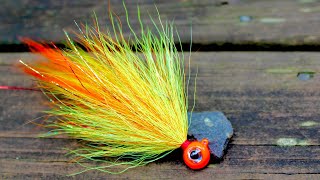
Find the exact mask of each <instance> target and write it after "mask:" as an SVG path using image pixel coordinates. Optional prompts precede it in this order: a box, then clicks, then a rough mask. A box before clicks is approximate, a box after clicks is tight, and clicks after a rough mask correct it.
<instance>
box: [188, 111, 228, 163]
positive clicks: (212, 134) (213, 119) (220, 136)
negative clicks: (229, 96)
mask: <svg viewBox="0 0 320 180" xmlns="http://www.w3.org/2000/svg"><path fill="white" fill-rule="evenodd" d="M190 115H191V114H190V113H188V116H189V117H190ZM189 135H191V136H193V137H195V138H196V139H197V140H202V139H203V138H207V139H208V140H209V148H210V152H211V154H213V155H214V156H215V157H217V158H219V159H220V158H222V157H223V154H224V150H225V148H226V147H227V144H228V142H229V140H230V138H231V137H232V135H233V128H232V125H231V123H230V121H229V120H228V119H227V118H226V117H225V116H224V114H223V113H222V112H193V113H192V116H191V124H190V127H189Z"/></svg>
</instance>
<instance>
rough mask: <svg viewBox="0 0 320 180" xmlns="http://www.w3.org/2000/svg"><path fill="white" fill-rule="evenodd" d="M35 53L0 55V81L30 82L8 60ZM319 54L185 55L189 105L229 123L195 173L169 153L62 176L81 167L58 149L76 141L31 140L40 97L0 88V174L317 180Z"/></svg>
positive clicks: (42, 107) (41, 104) (29, 59)
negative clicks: (220, 151)
mask: <svg viewBox="0 0 320 180" xmlns="http://www.w3.org/2000/svg"><path fill="white" fill-rule="evenodd" d="M186 56H187V57H188V54H186ZM39 58H40V57H39V56H37V55H33V54H30V53H5V54H0V85H12V86H23V87H33V86H34V81H33V80H32V79H30V78H29V77H26V76H25V75H23V74H22V73H21V72H19V71H18V70H17V67H15V66H14V64H15V63H16V62H17V61H18V60H19V59H22V60H23V61H25V62H32V61H34V60H36V59H39ZM319 58H320V53H316V52H314V53H311V52H308V53H306V52H207V53H205V52H196V53H192V56H191V81H190V86H189V91H190V93H191V94H192V93H193V92H194V81H193V80H194V78H195V76H196V72H197V71H198V74H197V76H198V77H197V81H196V82H197V93H196V95H197V96H196V107H195V110H196V111H213V110H219V111H223V112H224V113H225V114H226V116H227V117H228V118H229V119H230V121H231V122H232V124H233V126H234V129H235V136H234V137H233V139H232V141H231V143H230V145H229V147H228V152H227V153H226V156H225V157H224V159H223V160H222V161H221V162H216V161H213V162H212V163H211V164H210V165H209V167H208V168H206V169H204V170H202V171H191V170H189V169H188V168H186V167H185V166H184V165H183V162H182V161H181V158H180V155H181V154H180V153H179V152H175V153H173V154H172V155H170V156H168V157H167V158H165V159H163V160H161V161H158V162H155V163H151V164H149V165H148V166H145V167H139V168H136V169H133V170H130V171H128V172H126V173H124V174H121V175H109V174H105V173H101V172H97V171H89V172H86V173H83V174H80V175H77V176H75V177H67V176H66V175H67V174H70V173H74V172H78V171H80V170H82V168H81V167H80V166H79V165H77V164H74V163H71V160H72V157H70V156H65V153H66V152H67V151H66V150H64V149H63V148H72V147H75V146H77V145H78V142H77V141H76V140H70V139H68V138H67V137H55V138H37V135H38V134H39V133H44V132H46V130H45V129H43V128H41V127H38V126H36V125H34V124H32V123H31V121H32V122H34V123H41V122H42V121H43V119H42V118H40V119H37V120H34V119H35V118H38V117H41V116H42V115H43V113H42V112H41V111H43V110H45V109H47V107H46V106H45V102H46V98H45V97H43V95H42V94H41V93H40V92H34V91H13V90H10V91H7V90H0V99H1V102H2V103H1V105H0V179H40V178H43V179H57V178H59V179H69V178H76V179H105V178H108V179H127V178H129V179H184V178H186V177H188V179H199V178H202V179H212V178H217V179H283V178H284V179H287V178H288V179H319V177H320V140H319V135H320V113H319V109H320V101H319V97H320V96H319V95H320V91H319V87H320V86H319V82H320V81H319V78H320V76H319V67H320V61H319ZM303 71H308V72H310V71H312V72H315V75H314V77H313V78H311V79H310V80H307V81H301V80H299V79H298V78H297V73H298V72H303ZM189 101H190V105H191V103H192V101H193V98H192V97H191V96H190V98H189ZM33 120H34V121H33ZM283 143H284V144H283ZM281 145H282V146H281ZM284 145H286V146H284ZM84 164H86V165H90V166H94V165H95V163H94V162H84Z"/></svg>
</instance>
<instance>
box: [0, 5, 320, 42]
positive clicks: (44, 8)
mask: <svg viewBox="0 0 320 180" xmlns="http://www.w3.org/2000/svg"><path fill="white" fill-rule="evenodd" d="M125 3H126V6H127V9H128V12H129V17H130V21H131V24H132V27H133V29H134V30H135V31H137V32H139V26H140V25H139V22H138V20H137V5H139V6H140V9H141V17H142V21H143V23H145V24H146V26H149V27H150V26H151V25H152V22H151V21H150V19H149V15H148V14H150V15H151V16H152V17H153V18H155V19H157V17H156V16H157V12H156V9H155V5H156V6H157V7H158V9H159V12H160V14H161V17H162V19H163V20H164V21H165V20H169V21H173V20H174V22H175V25H176V26H177V29H178V32H179V34H180V37H181V40H182V42H184V43H189V42H190V40H191V38H190V37H191V30H190V29H191V26H192V36H193V42H194V43H199V44H218V45H219V44H226V43H232V44H258V45H259V44H263V45H268V44H282V45H286V46H287V45H293V46H294V45H319V42H320V41H319V40H320V32H319V30H318V29H319V28H318V27H319V26H320V22H319V21H318V19H319V15H320V2H319V1H317V0H307V1H306V0H296V1H292V0H282V1H275V0H274V1H269V0H260V1H253V0H202V1H194V0H161V1H159V0H156V1H153V0H133V1H125ZM110 4H111V7H112V9H113V10H114V12H115V13H116V14H117V15H118V16H119V18H120V19H121V21H122V24H126V23H125V22H126V20H125V11H124V8H123V5H122V1H118V0H110ZM108 8H109V7H108V1H106V0H92V1H87V0H70V1H62V0H47V1H41V0H12V1H4V2H2V3H1V6H0V21H1V27H0V44H12V43H20V42H19V40H18V37H21V36H27V37H31V38H34V39H42V40H46V41H54V42H59V43H61V42H63V41H64V40H65V36H64V33H63V30H64V29H65V30H70V29H73V30H75V29H77V27H76V25H75V23H74V21H76V22H78V23H80V22H82V23H88V24H92V20H91V19H92V14H93V11H94V12H95V13H96V14H97V16H98V19H99V23H100V25H101V27H102V28H103V27H107V28H110V23H109V20H108V16H107V12H108ZM241 18H242V19H246V18H247V19H248V18H249V21H246V20H242V21H241V20H240V19H241ZM243 21H245V22H243ZM123 30H124V34H125V35H126V36H128V35H129V28H128V27H127V26H125V25H123Z"/></svg>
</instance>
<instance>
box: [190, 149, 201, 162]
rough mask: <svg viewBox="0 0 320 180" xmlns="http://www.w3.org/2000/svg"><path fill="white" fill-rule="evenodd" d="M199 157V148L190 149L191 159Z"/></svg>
mask: <svg viewBox="0 0 320 180" xmlns="http://www.w3.org/2000/svg"><path fill="white" fill-rule="evenodd" d="M200 157H201V155H200V151H199V150H193V151H191V153H190V158H191V159H193V160H197V159H199V158H200Z"/></svg>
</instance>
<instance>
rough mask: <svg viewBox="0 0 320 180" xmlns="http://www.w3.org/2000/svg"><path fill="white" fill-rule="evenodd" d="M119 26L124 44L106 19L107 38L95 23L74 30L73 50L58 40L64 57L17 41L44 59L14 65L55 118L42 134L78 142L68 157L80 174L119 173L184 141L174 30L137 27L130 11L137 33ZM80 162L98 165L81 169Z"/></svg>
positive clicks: (185, 129)
mask: <svg viewBox="0 0 320 180" xmlns="http://www.w3.org/2000/svg"><path fill="white" fill-rule="evenodd" d="M125 10H126V12H127V9H125ZM158 15H159V14H158ZM126 18H127V25H128V27H129V29H130V30H131V36H130V37H131V38H129V39H128V38H127V39H126V38H125V37H124V35H123V32H122V24H121V23H119V22H118V21H116V20H115V19H116V18H115V16H114V14H113V13H112V12H111V13H110V19H111V21H110V22H111V26H110V27H111V31H110V30H109V31H108V30H107V31H106V32H102V31H101V30H100V29H99V25H98V23H97V22H98V21H97V20H96V21H95V22H96V25H95V26H94V27H89V26H88V25H86V26H82V27H81V28H79V32H78V33H76V36H77V43H75V42H74V41H73V40H71V38H70V37H69V36H68V34H66V37H67V47H68V48H67V49H64V50H63V49H59V48H57V47H55V46H51V47H49V46H47V45H43V44H40V43H37V42H35V41H32V40H30V39H24V40H23V41H24V42H25V43H27V44H28V45H29V46H30V49H31V50H32V51H34V52H38V53H40V54H41V55H43V56H44V57H46V59H47V60H46V61H40V62H34V63H30V64H26V63H24V62H22V63H23V64H24V71H25V72H26V73H28V74H30V75H32V76H34V77H35V78H36V79H37V80H38V85H39V87H40V88H41V89H42V90H43V92H44V93H45V94H46V95H47V96H48V97H49V98H50V101H51V102H50V103H51V104H52V109H51V110H49V111H48V112H47V113H48V115H49V116H54V117H56V118H55V120H54V121H53V122H52V123H51V124H49V125H48V126H49V127H51V128H53V131H54V132H55V133H56V134H60V135H61V134H63V135H67V136H68V137H71V138H74V139H77V140H81V141H82V142H83V143H82V144H83V146H80V147H79V148H77V149H73V150H70V153H71V154H73V155H76V156H78V158H76V159H78V160H77V161H79V164H80V165H82V166H83V167H85V168H84V171H87V170H92V169H95V170H100V171H103V172H108V173H122V172H124V171H126V170H127V169H129V168H133V167H137V166H142V165H146V164H148V163H150V162H153V161H155V160H157V159H159V158H162V157H164V156H166V155H167V154H168V153H170V152H171V151H173V150H175V149H177V148H179V147H180V146H181V144H182V143H183V142H185V141H186V139H187V132H188V117H187V104H188V103H187V95H186V90H185V87H186V84H185V73H184V67H183V66H184V60H183V57H181V56H180V55H179V54H178V52H177V48H176V47H175V43H174V36H176V30H175V28H174V27H173V25H172V23H168V22H165V23H163V22H162V21H161V20H160V16H159V19H158V20H159V21H158V20H157V23H158V24H159V25H156V24H157V23H156V22H155V21H154V20H153V19H152V18H151V20H152V22H153V27H152V30H151V29H150V28H146V27H144V25H143V23H142V21H141V18H140V11H139V8H138V20H139V22H140V25H141V26H140V28H141V31H140V32H139V33H137V32H135V31H134V30H133V28H132V27H131V25H130V22H129V20H128V19H129V15H128V13H126ZM178 40H179V39H178ZM179 41H180V40H179ZM81 159H88V160H93V161H99V162H103V163H98V164H99V165H98V166H93V165H91V166H86V165H84V163H80V162H81V161H80V160H81ZM86 164H87V163H86ZM84 171H81V172H84ZM81 172H78V173H81Z"/></svg>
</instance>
